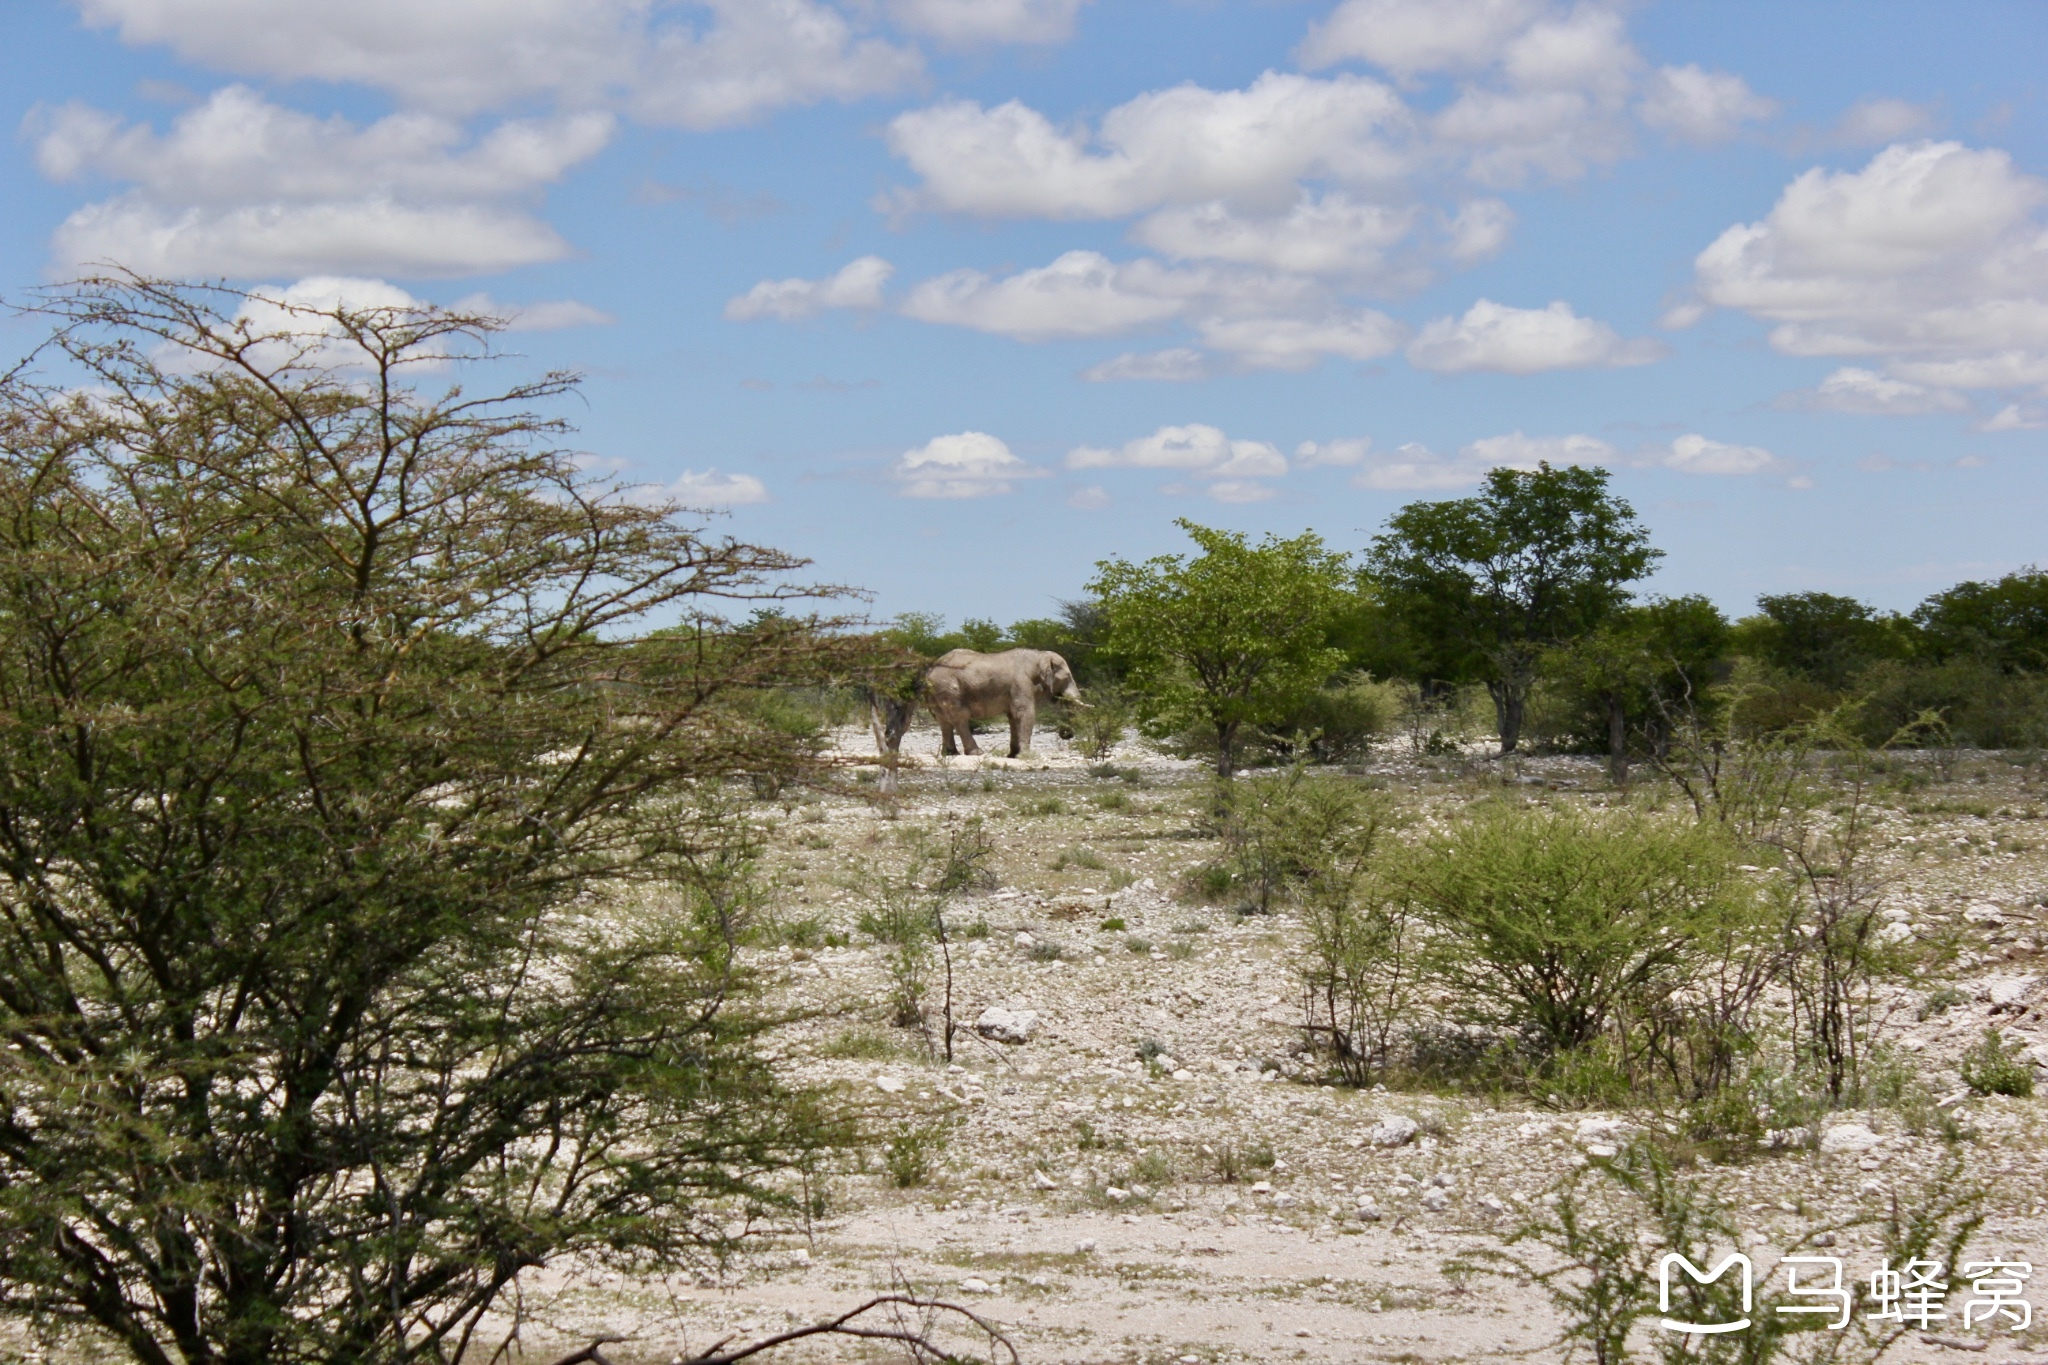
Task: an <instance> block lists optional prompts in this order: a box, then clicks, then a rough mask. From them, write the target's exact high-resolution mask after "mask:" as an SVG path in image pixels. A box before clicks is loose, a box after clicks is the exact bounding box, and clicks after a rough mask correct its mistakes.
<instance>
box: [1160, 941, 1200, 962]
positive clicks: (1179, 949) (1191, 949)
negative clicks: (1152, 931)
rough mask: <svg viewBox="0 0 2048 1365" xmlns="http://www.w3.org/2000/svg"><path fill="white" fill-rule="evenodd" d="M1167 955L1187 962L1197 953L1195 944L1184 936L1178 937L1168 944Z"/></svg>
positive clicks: (1177, 960)
mask: <svg viewBox="0 0 2048 1365" xmlns="http://www.w3.org/2000/svg"><path fill="white" fill-rule="evenodd" d="M1166 955H1167V956H1168V957H1170V958H1172V959H1173V960H1174V961H1175V962H1185V961H1187V960H1188V959H1189V958H1191V957H1193V956H1194V955H1195V945H1194V944H1192V943H1190V942H1188V941H1187V940H1186V939H1184V938H1177V939H1175V940H1173V941H1172V942H1171V943H1169V944H1167V945H1166Z"/></svg>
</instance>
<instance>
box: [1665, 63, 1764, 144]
mask: <svg viewBox="0 0 2048 1365" xmlns="http://www.w3.org/2000/svg"><path fill="white" fill-rule="evenodd" d="M1777 111H1778V105H1777V102H1776V101H1775V100H1768V99H1765V98H1764V97H1763V96H1761V95H1759V94H1757V93H1756V92H1755V91H1753V90H1751V89H1750V88H1749V85H1748V83H1747V82H1745V81H1744V80H1743V79H1742V77H1740V76H1736V75H1731V74H1729V73H1728V72H1725V71H1707V70H1704V69H1702V68H1701V67H1698V66H1695V65H1691V64H1688V65H1685V66H1665V67H1659V68H1658V70H1657V74H1656V76H1655V77H1654V78H1652V80H1651V81H1650V85H1649V89H1648V90H1646V91H1645V92H1644V93H1643V98H1642V104H1641V112H1642V118H1643V122H1644V123H1647V124H1648V125H1650V126H1651V127H1652V128H1660V129H1663V130H1664V131H1665V132H1668V133H1671V134H1673V135H1674V136H1676V137H1681V138H1684V139H1685V140H1686V141H1688V142H1701V143H1707V142H1723V141H1726V140H1727V139H1728V138H1731V137H1733V136H1734V135H1735V134H1736V133H1737V132H1739V131H1741V128H1742V125H1743V124H1745V123H1756V122H1761V121H1762V120H1764V119H1767V118H1769V117H1771V115H1773V114H1775V113H1777Z"/></svg>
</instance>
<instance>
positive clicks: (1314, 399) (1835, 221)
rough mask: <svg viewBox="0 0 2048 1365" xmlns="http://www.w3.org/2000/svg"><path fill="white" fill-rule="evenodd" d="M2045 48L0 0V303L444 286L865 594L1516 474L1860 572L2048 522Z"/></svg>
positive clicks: (1329, 23)
mask: <svg viewBox="0 0 2048 1365" xmlns="http://www.w3.org/2000/svg"><path fill="white" fill-rule="evenodd" d="M2044 53H2048V7H2044V6H2041V5H2038V4H2022V3H2011V4H1994V3H1972V4H1967V5H1957V4H1953V3H1951V4H1943V5H1935V4H1907V3H1889V4H1884V5H1872V4H1868V3H1854V4H1824V3H1814V2H1810V0H1802V3H1800V4H1797V5H1787V4H1783V3H1775V4H1761V3H1759V4H1747V3H1735V2H1733V0H1715V2H1714V3H1711V4H1707V3H1686V4H1679V3H1663V4H1655V3H1643V4H1619V3H1616V4H1608V3H1582V4H1571V3H1551V2H1548V0H1341V2H1340V0H1313V3H1310V2H1307V0H1304V2H1302V3H1292V2H1290V0H1240V2H1239V3H1229V2H1228V0H1092V3H1091V0H713V2H712V3H704V4H689V3H661V2H659V0H352V2H351V3H350V4H348V5H335V4H332V3H327V2H326V0H75V3H69V4H67V3H59V2H58V0H19V2H18V3H14V4H10V5H7V6H5V7H4V9H0V76H4V80H0V89H4V90H5V91H6V92H7V94H8V98H9V99H11V100H12V102H13V106H14V107H13V110H12V115H13V117H14V118H15V119H16V120H17V124H18V136H17V137H16V138H15V139H13V141H12V142H11V143H10V144H7V145H6V146H4V148H0V177H4V186H5V195H6V198H5V203H6V205H7V212H6V213H5V214H4V215H0V289H4V291H5V292H6V293H8V294H11V295H14V296H19V295H20V294H21V293H22V292H23V291H25V290H27V289H29V288H32V287H34V286H36V285H38V284H41V283H46V282H49V281H52V280H60V279H63V278H65V277H67V275H69V274H71V273H73V272H75V271H76V270H77V269H78V267H79V265H80V263H81V262H88V261H93V260H106V259H111V260H118V261H122V262H124V263H127V264H129V265H132V266H134V267H136V268H138V269H142V270H145V271H150V272H154V273H160V274H165V275H172V276H180V277H190V278H200V277H208V278H211V277H227V278H229V279H232V280H234V281H236V282H237V283H240V284H243V285H246V286H251V287H259V288H262V289H267V290H283V291H297V294H296V295H295V296H299V297H308V298H323V297H354V298H362V299H371V298H398V297H410V298H414V299H421V300H430V301H433V302H438V303H457V302H460V301H475V300H478V299H484V300H488V301H489V302H490V304H491V305H492V306H494V307H497V308H499V309H501V310H505V311H508V312H510V313H512V314H514V315H515V316H516V317H517V318H518V326H519V328H520V330H518V331H517V332H516V334H515V335H514V336H512V337H511V338H510V344H511V346H512V348H513V349H514V350H516V351H517V352H519V353H520V356H521V357H522V358H521V359H519V360H516V361H513V362H510V365H511V367H512V369H514V370H517V369H519V368H521V367H568V368H572V369H576V370H579V371H581V372H583V373H584V374H585V375H587V376H588V382H587V386H586V395H587V405H581V406H579V407H577V408H576V409H575V410H574V411H573V412H572V414H571V415H572V416H573V417H574V418H575V420H576V421H577V422H578V424H579V426H580V427H581V435H580V437H579V442H580V444H582V445H583V446H585V447H587V448H588V449H589V450H590V451H592V452H593V453H594V454H596V455H598V456H599V457H601V458H603V459H604V460H606V461H608V462H611V464H612V466H614V467H617V468H619V469H621V470H622V471H624V472H625V473H626V474H627V475H628V476H629V477H632V478H634V479H637V480H642V481H645V482H648V483H651V484H656V485H662V486H666V487H669V488H671V489H672V490H673V491H674V492H675V494H676V495H677V496H679V497H682V498H684V499H685V500H687V501H691V502H693V503H697V504H704V505H712V504H715V505H717V506H719V507H721V508H722V509H724V513H725V516H726V518H727V521H726V525H727V527H728V528H729V529H731V530H733V531H734V532H736V533H738V534H741V535H744V536H747V537H749V538H753V539H758V540H762V541H765V542H767V543H770V544H774V545H777V546H780V547H782V548H784V549H788V550H792V551H796V552H798V553H802V554H805V555H809V556H811V557H812V558H813V559H814V560H815V561H816V572H817V574H818V575H819V576H820V577H822V578H825V579H829V580H833V581H838V582H843V583H850V584H855V585H859V586H861V587H864V588H867V589H870V590H872V591H873V593H874V594H875V601H874V610H875V611H876V612H877V613H879V614H883V615H889V614H894V613H896V612H900V611H907V610H931V611H938V612H941V613H944V614H945V615H946V616H947V617H948V618H950V619H952V620H955V621H957V620H959V619H960V618H962V617H964V616H989V617H994V618H996V619H998V620H1004V621H1008V620H1012V619H1016V618H1019V617H1023V616H1029V615H1039V614H1044V613H1045V612H1047V611H1048V610H1049V609H1050V608H1051V606H1052V604H1053V603H1054V602H1055V601H1056V600H1057V599H1059V598H1063V597H1072V596H1075V595H1078V593H1079V592H1080V591H1081V588H1082V585H1083V584H1084V583H1085V582H1086V580H1087V578H1088V577H1089V574H1090V571H1091V567H1092V565H1093V563H1094V561H1096V560H1098V559H1101V558H1103V557H1106V556H1110V555H1123V556H1141V555H1147V554H1152V553H1157V552H1160V551H1163V550H1169V549H1176V548H1178V547H1179V546H1180V545H1181V544H1182V543H1183V542H1182V540H1181V537H1180V536H1179V533H1178V532H1177V531H1176V530H1175V528H1174V526H1173V520H1174V518H1176V517H1191V518H1194V519H1196V520H1199V521H1203V522H1207V523H1210V524H1214V525H1224V526H1230V527H1236V528H1241V529H1244V530H1248V531H1253V532H1263V531H1269V530H1270V531H1278V532H1282V533H1287V534H1292V533H1293V532H1295V531H1298V530H1300V529H1301V528H1303V527H1312V528H1313V529H1315V530H1317V531H1319V532H1321V533H1322V534H1323V535H1324V536H1325V538H1326V539H1328V540H1329V541H1330V542H1331V543H1332V544H1334V545H1335V546H1337V547H1339V548H1342V549H1347V550H1355V549H1357V548H1360V547H1362V546H1363V545H1364V544H1365V543H1366V542H1367V540H1368V539H1369V538H1370V536H1371V534H1372V533H1373V531H1374V530H1375V529H1376V528H1377V527H1378V526H1379V525H1380V523H1381V522H1382V521H1383V520H1384V518H1385V517H1386V516H1387V515H1388V514H1389V513H1390V512H1392V511H1393V510H1395V509H1396V508H1398V507H1399V506H1401V505H1402V504H1404V503H1406V502H1408V501H1411V500H1414V499H1416V498H1423V497H1445V496H1456V495H1457V494H1459V493H1460V492H1462V491H1464V490H1466V489H1469V488H1470V487H1471V486H1472V485H1473V484H1474V483H1476V481H1477V480H1478V478H1479V477H1480V476H1481V475H1482V474H1483V472H1484V471H1485V470H1486V469H1488V468H1490V467H1493V466H1495V465H1500V464H1508V465H1518V466H1526V465H1527V464H1529V463H1530V462H1532V461H1534V460H1537V459H1545V458H1547V459H1551V460H1553V461H1562V460H1576V461H1581V462H1587V463H1597V464H1601V465H1604V466H1606V467H1608V468H1610V469H1611V470H1612V471H1613V486H1614V488H1615V489H1616V491H1618V492H1619V493H1620V494H1621V495H1622V496H1624V497H1626V498H1628V499H1629V500H1630V501H1631V502H1632V503H1633V504H1634V505H1635V506H1636V508H1637V509H1638V511H1639V512H1640V513H1641V514H1642V516H1643V517H1644V519H1645V520H1646V521H1647V522H1648V523H1649V524H1650V526H1651V527H1652V529H1653V533H1654V536H1655V539H1656V541H1657V543H1658V544H1659V545H1661V546H1662V547H1663V548H1664V549H1665V550H1666V551H1667V558H1666V559H1665V560H1664V562H1663V565H1662V567H1661V570H1660V573H1659V576H1658V578H1657V579H1656V581H1655V583H1654V584H1653V585H1652V586H1653V587H1654V588H1655V589H1656V590H1658V591H1664V592H1704V593H1707V594H1709V595H1710V596H1712V597H1713V598H1715V599H1716V600H1717V601H1719V602H1720V603H1721V604H1722V605H1723V606H1724V607H1726V608H1728V609H1729V610H1731V611H1735V612H1738V613H1739V612H1742V611H1744V610H1747V609H1748V608H1749V606H1750V604H1751V603H1752V602H1753V600H1754V598H1755V597H1756V595H1757V594H1758V593H1761V592H1772V591H1786V590H1796V589H1805V588H1821V589H1826V590H1830V591H1836V592H1846V593H1851V594H1855V595H1857V596H1861V597H1864V598H1866V599H1868V600H1871V601H1873V602H1876V603H1878V604H1880V605H1883V606H1888V607H1906V606H1910V605H1911V604H1912V603H1913V602H1915V601H1917V600H1918V599H1919V598H1920V597H1922V596H1924V595H1925V594H1926V593H1928V592H1930V591H1932V590H1935V589H1938V588H1940V587H1943V586H1946V585H1947V584H1949V583H1951V582H1954V581H1956V580H1958V579H1962V578H1967V577H1982V576H1985V575H1991V574H1996V573H1999V572H2003V571H2005V570H2007V569H2011V568H2014V567H2018V566H2019V565H2022V564H2026V563H2031V562H2034V561H2036V560H2042V559H2048V553H2044V549H2043V545H2042V541H2043V535H2042V530H2041V528H2042V525H2043V522H2044V512H2048V496H2044V494H2048V478H2044V472H2048V138H2044V133H2048V109H2044V105H2043V94H2042V78H2041V76H2040V63H2041V58H2042V56H2043V54H2044ZM0 331H4V340H5V341H6V342H7V344H8V346H9V348H10V349H11V350H14V351H19V350H21V349H24V348H25V347H26V346H27V345H29V344H31V343H32V340H33V331H32V329H31V328H30V327H29V326H28V324H27V323H25V322H22V321H19V320H14V321H9V322H6V323H4V324H0ZM508 377H509V375H508Z"/></svg>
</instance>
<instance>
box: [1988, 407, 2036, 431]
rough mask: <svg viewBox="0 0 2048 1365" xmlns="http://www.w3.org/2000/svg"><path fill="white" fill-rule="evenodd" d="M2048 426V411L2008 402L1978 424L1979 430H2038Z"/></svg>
mask: <svg viewBox="0 0 2048 1365" xmlns="http://www.w3.org/2000/svg"><path fill="white" fill-rule="evenodd" d="M2042 427H2048V413H2043V412H2042V411H2040V410H2039V409H2028V408H2022V407H2021V406H2020V405H2019V404H2018V403H2007V404H2006V405H2005V406H2004V407H2002V408H2000V409H1999V410H1998V411H1997V412H1994V413H1993V414H1991V416H1989V417H1987V418H1985V419H1984V420H1983V421H1982V422H1979V423H1978V424H1977V430H1979V431H2038V430H2040V429H2041V428H2042Z"/></svg>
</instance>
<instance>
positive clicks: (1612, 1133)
mask: <svg viewBox="0 0 2048 1365" xmlns="http://www.w3.org/2000/svg"><path fill="white" fill-rule="evenodd" d="M1627 1131H1628V1125H1627V1124H1626V1123H1623V1122H1622V1121H1621V1120H1620V1119H1580V1120H1579V1128H1578V1131H1577V1132H1576V1133H1574V1134H1572V1137H1573V1140H1574V1141H1578V1142H1611V1141H1613V1140H1614V1139H1616V1138H1618V1137H1620V1136H1621V1135H1622V1134H1623V1133H1625V1132H1627Z"/></svg>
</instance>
